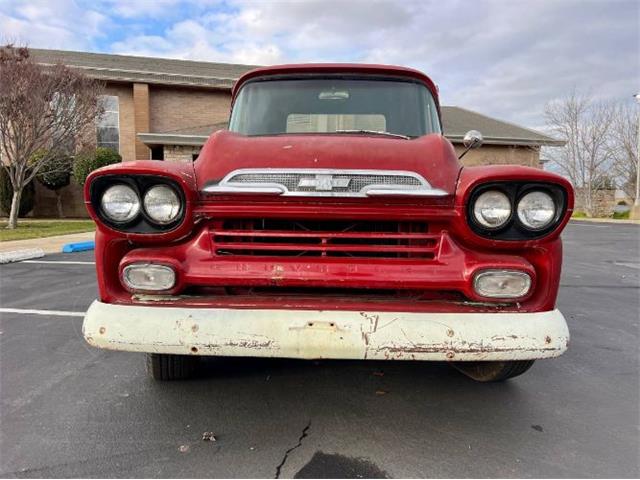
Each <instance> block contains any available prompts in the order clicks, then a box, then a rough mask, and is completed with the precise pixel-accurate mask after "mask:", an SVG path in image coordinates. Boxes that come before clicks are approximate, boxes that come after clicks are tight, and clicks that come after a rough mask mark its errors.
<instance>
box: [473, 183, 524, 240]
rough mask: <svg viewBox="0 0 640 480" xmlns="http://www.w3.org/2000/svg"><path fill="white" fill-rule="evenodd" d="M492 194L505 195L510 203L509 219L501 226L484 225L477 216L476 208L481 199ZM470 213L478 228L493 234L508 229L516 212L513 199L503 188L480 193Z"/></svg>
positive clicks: (489, 189) (485, 190)
mask: <svg viewBox="0 0 640 480" xmlns="http://www.w3.org/2000/svg"><path fill="white" fill-rule="evenodd" d="M491 192H497V193H499V194H501V195H504V197H505V198H506V199H507V201H508V202H509V208H510V210H509V215H508V216H507V219H506V220H505V221H504V222H503V223H501V224H500V225H497V226H494V227H492V226H489V225H485V224H483V223H482V221H481V220H479V219H478V216H477V215H476V206H477V203H478V201H479V200H480V198H481V197H482V196H483V195H485V194H487V193H491ZM470 212H471V219H472V220H473V222H474V223H475V224H476V225H477V226H478V228H481V229H483V230H487V231H492V232H496V231H499V230H502V229H504V228H506V227H507V226H508V225H509V223H510V222H511V220H512V219H513V215H514V213H515V212H514V210H513V199H512V198H511V197H510V196H509V193H507V192H505V191H503V190H502V189H501V188H487V189H484V190H482V191H481V192H478V194H477V195H476V196H475V198H474V200H473V204H472V205H471V208H470Z"/></svg>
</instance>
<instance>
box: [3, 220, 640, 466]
mask: <svg viewBox="0 0 640 480" xmlns="http://www.w3.org/2000/svg"><path fill="white" fill-rule="evenodd" d="M564 240H565V263H564V270H563V279H562V287H561V292H560V298H559V302H558V306H559V308H560V309H561V310H562V311H563V313H564V314H565V316H566V318H567V321H568V323H569V327H570V329H571V334H572V342H571V347H570V350H569V352H568V353H567V354H565V355H564V356H563V357H560V358H559V359H555V360H545V361H539V362H537V363H536V365H534V367H533V368H532V369H531V370H530V371H529V372H528V373H526V374H525V375H523V376H522V377H518V378H516V379H513V380H511V381H509V382H506V383H503V384H478V383H474V382H473V381H471V380H469V379H467V378H466V377H463V376H462V375H460V374H459V373H457V372H456V371H454V370H453V369H451V368H449V367H448V366H447V365H446V364H442V363H411V362H388V363H385V362H344V361H322V362H301V361H290V360H273V361H265V360H252V359H235V360H225V361H220V362H216V361H207V362H205V364H204V366H203V368H202V371H201V372H200V376H199V378H197V379H195V380H191V381H187V382H170V383H155V382H153V381H152V380H150V379H148V378H147V376H146V373H145V368H144V358H143V355H141V354H129V353H120V352H106V351H101V350H96V349H93V348H91V347H89V346H88V345H87V344H85V342H84V341H83V339H82V336H81V324H82V317H81V316H79V315H77V316H72V315H71V313H73V312H83V311H84V310H85V309H86V308H87V307H88V306H89V304H90V303H91V301H92V300H93V299H94V298H95V297H96V281H95V272H94V266H93V265H92V264H91V262H92V260H93V258H92V252H87V253H80V254H68V255H64V254H59V255H50V256H47V257H45V258H44V259H41V260H40V261H38V262H37V263H18V264H10V265H2V266H0V282H1V283H0V307H1V309H0V315H1V320H0V397H1V402H2V403H1V407H0V408H1V411H0V418H1V423H0V430H1V432H0V434H1V435H0V441H1V443H0V476H2V477H141V476H147V477H152V476H161V477H267V478H272V477H276V476H280V477H282V478H285V477H294V476H295V477H297V478H305V477H307V478H308V477H331V476H334V477H335V476H341V477H351V478H358V477H363V476H364V477H367V476H369V477H469V476H471V477H485V476H490V477H492V476H495V477H638V476H639V475H640V468H639V465H638V451H639V383H638V358H639V355H638V344H639V342H638V330H639V329H638V323H639V318H638V316H639V313H638V312H639V311H640V305H639V302H640V289H639V285H640V252H639V248H640V227H638V226H637V225H615V226H612V225H609V224H588V223H578V222H572V223H571V224H570V226H569V227H568V229H567V230H566V232H565V234H564ZM43 261H44V262H79V263H42V262H43ZM82 262H87V263H82ZM10 309H15V311H14V310H10ZM25 310H35V312H33V311H31V312H28V311H25ZM40 310H46V311H52V310H54V311H57V313H58V314H57V315H53V314H50V313H47V312H41V311H40ZM38 311H40V312H38ZM65 312H67V313H65ZM203 432H213V433H214V434H215V437H216V441H215V442H211V441H203V440H202V437H203Z"/></svg>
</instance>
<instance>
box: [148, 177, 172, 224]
mask: <svg viewBox="0 0 640 480" xmlns="http://www.w3.org/2000/svg"><path fill="white" fill-rule="evenodd" d="M144 210H145V211H146V212H147V215H149V217H151V219H152V220H153V221H154V222H157V223H160V224H163V225H164V224H167V223H171V222H173V221H174V220H175V219H176V218H178V215H179V214H180V199H179V198H178V194H177V193H176V192H175V191H174V190H173V188H171V187H168V186H167V185H156V186H155V187H151V188H150V189H149V190H147V193H145V194H144Z"/></svg>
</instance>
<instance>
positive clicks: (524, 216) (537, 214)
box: [518, 190, 556, 230]
mask: <svg viewBox="0 0 640 480" xmlns="http://www.w3.org/2000/svg"><path fill="white" fill-rule="evenodd" d="M555 216H556V204H555V202H554V201H553V198H551V195H549V194H548V193H546V192H543V191H540V190H534V191H533V192H529V193H527V194H526V195H524V196H523V197H522V198H521V199H520V201H519V202H518V218H519V219H520V221H521V222H522V224H523V225H524V226H525V227H527V228H530V229H531V230H541V229H543V228H545V227H548V226H549V225H550V224H551V222H553V220H554V218H555Z"/></svg>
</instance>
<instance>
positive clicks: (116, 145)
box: [96, 95, 120, 152]
mask: <svg viewBox="0 0 640 480" xmlns="http://www.w3.org/2000/svg"><path fill="white" fill-rule="evenodd" d="M100 102H102V106H103V108H104V113H103V114H102V116H101V117H100V118H99V119H98V124H97V127H96V135H97V142H96V143H97V145H98V147H106V148H111V149H113V150H115V151H116V152H118V151H120V116H119V110H120V109H119V105H118V97H117V96H115V95H102V96H101V97H100Z"/></svg>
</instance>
